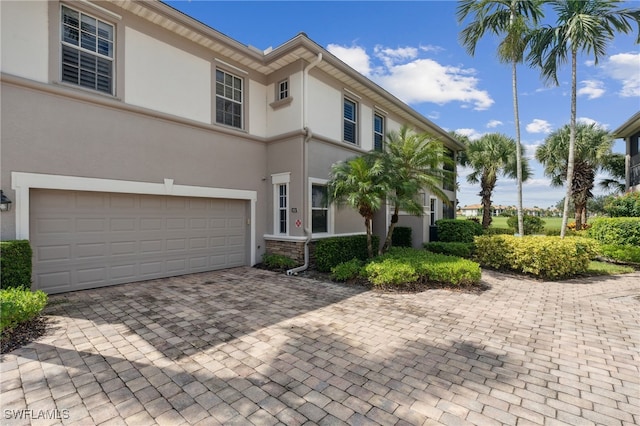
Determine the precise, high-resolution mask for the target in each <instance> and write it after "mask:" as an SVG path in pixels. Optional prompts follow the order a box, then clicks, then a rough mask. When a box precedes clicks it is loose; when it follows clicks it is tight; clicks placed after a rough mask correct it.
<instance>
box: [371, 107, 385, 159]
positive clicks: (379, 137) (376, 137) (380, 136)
mask: <svg viewBox="0 0 640 426" xmlns="http://www.w3.org/2000/svg"><path fill="white" fill-rule="evenodd" d="M383 141H384V117H383V116H382V115H380V114H374V115H373V149H374V150H376V151H382V148H383V147H382V143H383Z"/></svg>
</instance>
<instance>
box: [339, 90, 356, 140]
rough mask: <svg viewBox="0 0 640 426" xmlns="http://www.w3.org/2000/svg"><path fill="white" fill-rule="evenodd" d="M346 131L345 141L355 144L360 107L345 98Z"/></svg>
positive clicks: (344, 133)
mask: <svg viewBox="0 0 640 426" xmlns="http://www.w3.org/2000/svg"><path fill="white" fill-rule="evenodd" d="M343 116H344V126H343V127H344V131H343V140H344V141H345V142H349V143H353V144H355V143H356V141H357V138H356V137H357V135H356V126H357V124H358V105H357V104H356V103H355V102H353V101H352V100H350V99H347V98H344V113H343Z"/></svg>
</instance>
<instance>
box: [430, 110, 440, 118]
mask: <svg viewBox="0 0 640 426" xmlns="http://www.w3.org/2000/svg"><path fill="white" fill-rule="evenodd" d="M427 117H428V118H430V119H431V120H437V119H438V118H440V112H439V111H431V112H430V113H429V114H428V115H427Z"/></svg>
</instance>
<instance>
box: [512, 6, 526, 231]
mask: <svg viewBox="0 0 640 426" xmlns="http://www.w3.org/2000/svg"><path fill="white" fill-rule="evenodd" d="M513 15H514V12H513V10H512V11H511V18H510V23H511V24H513V19H514V16H513ZM516 67H517V64H516V61H513V62H512V63H511V75H512V83H513V115H514V118H515V123H516V167H517V168H518V170H517V171H516V173H517V175H516V178H517V181H518V191H517V192H518V204H517V205H516V208H517V211H518V234H519V235H524V217H523V213H522V143H521V141H520V111H519V109H518V74H517V70H516Z"/></svg>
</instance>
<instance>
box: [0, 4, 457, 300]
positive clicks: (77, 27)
mask: <svg viewBox="0 0 640 426" xmlns="http://www.w3.org/2000/svg"><path fill="white" fill-rule="evenodd" d="M0 7H1V17H2V22H1V24H2V25H1V31H2V32H1V36H2V39H1V40H2V46H1V48H2V62H1V67H2V68H1V70H2V75H1V82H2V87H1V89H2V110H1V114H2V135H1V137H2V139H1V143H2V145H1V149H2V159H1V173H0V179H1V182H2V189H3V193H4V195H6V196H7V197H9V198H10V199H11V200H12V201H13V203H12V206H13V208H12V209H11V211H10V212H2V218H1V219H2V227H1V232H2V239H4V240H9V239H14V238H18V239H29V240H30V241H31V245H32V247H33V249H34V259H33V260H34V264H33V265H34V276H33V280H34V288H37V289H43V290H45V291H47V292H50V293H55V292H63V291H70V290H77V289H85V288H92V287H98V286H103V285H111V284H119V283H126V282H133V281H139V280H145V279H151V278H158V277H165V276H172V275H180V274H185V273H191V272H200V271H208V270H214V269H220V268H227V267H233V266H239V265H254V264H255V263H257V262H259V261H260V258H261V256H262V255H263V254H264V253H265V251H272V252H280V253H286V254H288V255H290V256H292V257H295V258H296V259H297V260H298V261H301V262H302V261H303V260H304V259H303V256H304V255H303V252H304V250H303V248H304V244H305V241H306V239H307V237H306V235H307V232H305V230H308V233H311V234H312V240H313V241H315V240H317V239H319V238H324V237H327V236H333V235H349V234H354V233H362V232H363V231H364V229H363V221H362V219H361V217H360V216H359V215H358V214H357V212H355V211H353V210H351V209H348V208H337V207H336V206H327V205H325V204H324V197H323V195H324V192H325V184H326V182H327V179H328V178H329V170H330V167H331V165H332V164H333V163H335V162H337V161H340V160H344V159H347V158H349V157H353V156H356V155H359V154H362V153H364V152H367V151H370V150H372V149H374V148H378V149H379V148H380V147H381V143H382V139H383V136H384V134H385V133H387V132H388V131H391V130H397V129H399V128H400V126H401V125H402V124H405V123H406V124H408V125H410V126H412V127H414V128H415V129H416V130H417V131H420V132H423V131H424V132H429V133H431V134H433V135H434V136H435V137H437V138H439V139H441V140H442V141H443V142H444V143H445V145H446V146H447V147H448V148H449V150H450V154H451V156H455V154H456V153H457V151H459V150H461V149H463V146H462V145H461V144H459V143H458V142H457V141H456V140H454V139H452V138H451V137H450V136H449V135H448V134H447V133H446V132H445V131H443V130H442V129H441V128H439V127H438V126H436V125H435V124H433V123H432V122H431V121H429V120H428V119H426V118H425V117H423V116H422V115H420V114H419V113H417V112H416V111H415V110H413V109H412V108H410V107H409V106H407V105H406V104H404V103H402V102H401V101H400V100H398V99H397V98H395V97H394V96H392V95H391V94H390V93H388V92H387V91H385V90H383V89H382V88H380V87H379V86H377V85H376V84H374V83H373V82H371V81H370V80H368V79H367V78H366V77H364V76H362V75H361V74H359V73H358V72H356V71H355V70H354V69H352V68H351V67H349V66H347V65H346V64H345V63H344V62H342V61H340V60H339V59H338V58H336V57H335V56H333V55H332V54H330V53H329V52H328V51H326V50H325V49H323V48H322V47H320V46H319V45H317V44H316V43H315V42H313V41H312V40H310V39H309V38H308V37H307V36H306V35H305V34H303V33H301V34H298V35H297V36H295V37H294V38H292V39H291V40H289V41H287V42H285V43H284V44H283V45H281V46H279V47H277V48H275V49H269V50H267V51H264V52H263V51H260V50H258V49H255V48H253V47H250V46H245V45H242V44H241V43H239V42H237V41H235V40H233V39H231V38H229V37H227V36H225V35H223V34H221V33H219V32H217V31H215V30H214V29H212V28H209V27H207V26H206V25H204V24H202V23H200V22H198V21H196V20H194V19H192V18H190V17H189V16H186V15H184V14H182V13H180V12H178V11H177V10H175V9H173V8H171V7H169V6H168V5H165V4H164V3H162V2H159V1H126V2H105V1H2V2H0ZM444 189H445V192H446V193H447V195H448V196H449V198H450V199H451V200H455V199H456V194H455V188H454V187H453V186H450V187H447V188H444ZM424 200H425V201H424V205H425V212H426V214H425V216H424V217H421V218H414V217H407V216H403V217H401V219H400V222H399V225H400V226H411V227H412V228H413V239H414V244H415V245H416V246H421V245H422V242H423V241H425V240H426V239H427V238H428V233H429V225H430V224H431V223H433V222H435V220H436V219H439V218H441V217H450V216H452V212H453V210H452V209H451V208H450V207H448V206H447V205H446V203H442V202H441V201H440V200H437V199H435V198H433V197H432V196H431V194H429V193H425V194H424ZM389 220H390V219H389V209H388V207H387V209H386V211H382V212H380V214H379V215H378V216H377V217H376V219H375V221H374V232H375V233H377V234H378V235H381V236H382V235H384V234H385V232H386V229H387V226H388V223H389Z"/></svg>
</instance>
